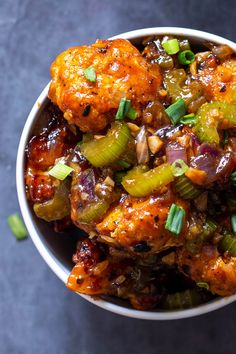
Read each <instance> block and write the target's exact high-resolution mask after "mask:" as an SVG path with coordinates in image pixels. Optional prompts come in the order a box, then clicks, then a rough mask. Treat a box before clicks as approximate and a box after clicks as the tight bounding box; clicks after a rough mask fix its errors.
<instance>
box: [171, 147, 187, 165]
mask: <svg viewBox="0 0 236 354" xmlns="http://www.w3.org/2000/svg"><path fill="white" fill-rule="evenodd" d="M166 157H167V161H168V162H169V163H173V162H175V161H176V160H179V159H180V160H183V161H184V162H186V163H187V153H186V148H185V147H183V146H181V145H180V144H178V143H172V144H171V143H170V144H168V145H167V147H166Z"/></svg>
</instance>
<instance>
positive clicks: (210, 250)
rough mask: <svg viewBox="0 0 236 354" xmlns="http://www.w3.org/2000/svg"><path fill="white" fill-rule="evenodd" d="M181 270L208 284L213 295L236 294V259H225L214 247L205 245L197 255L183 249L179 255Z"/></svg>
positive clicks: (197, 280)
mask: <svg viewBox="0 0 236 354" xmlns="http://www.w3.org/2000/svg"><path fill="white" fill-rule="evenodd" d="M178 266H179V270H180V271H181V272H183V273H185V274H186V275H188V276H189V277H190V278H191V279H193V280H194V281H196V282H206V283H207V284H208V285H209V290H210V291H211V292H212V293H215V294H218V295H220V296H230V295H233V294H235V293H236V258H233V257H230V258H228V259H224V258H223V257H221V256H220V255H219V253H218V251H217V249H216V247H215V246H213V245H205V246H204V247H203V248H202V252H201V253H200V254H197V255H193V254H191V253H189V252H188V251H187V250H185V249H183V250H181V251H180V252H179V255H178Z"/></svg>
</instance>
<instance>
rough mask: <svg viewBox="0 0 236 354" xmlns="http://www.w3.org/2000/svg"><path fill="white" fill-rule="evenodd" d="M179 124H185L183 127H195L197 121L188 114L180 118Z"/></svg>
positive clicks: (192, 115) (193, 116)
mask: <svg viewBox="0 0 236 354" xmlns="http://www.w3.org/2000/svg"><path fill="white" fill-rule="evenodd" d="M179 122H180V123H181V124H185V125H195V124H196V122H197V120H196V116H195V114H194V113H190V114H187V115H185V116H183V118H181V119H180V121H179Z"/></svg>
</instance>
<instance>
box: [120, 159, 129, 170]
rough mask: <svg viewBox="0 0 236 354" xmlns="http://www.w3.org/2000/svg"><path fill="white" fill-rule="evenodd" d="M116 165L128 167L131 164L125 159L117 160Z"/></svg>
mask: <svg viewBox="0 0 236 354" xmlns="http://www.w3.org/2000/svg"><path fill="white" fill-rule="evenodd" d="M117 165H118V166H119V167H122V168H129V167H130V166H131V165H130V163H128V162H127V161H125V160H118V161H117Z"/></svg>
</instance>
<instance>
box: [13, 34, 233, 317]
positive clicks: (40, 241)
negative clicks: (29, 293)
mask: <svg viewBox="0 0 236 354" xmlns="http://www.w3.org/2000/svg"><path fill="white" fill-rule="evenodd" d="M168 34H169V35H175V36H178V37H184V38H188V39H190V40H191V42H192V43H195V44H196V45H198V44H200V45H201V44H202V43H204V42H205V41H210V42H215V43H217V44H227V45H228V46H230V47H231V48H232V49H233V50H234V51H235V52H236V44H235V43H233V42H231V41H229V40H227V39H225V38H222V37H219V36H216V35H213V34H210V33H207V32H202V31H197V30H193V29H187V28H177V27H156V28H145V29H140V30H135V31H132V32H126V33H122V34H119V35H117V36H115V37H112V39H114V38H125V39H128V40H130V41H131V42H132V43H134V44H139V43H140V42H141V41H142V39H143V38H145V37H147V36H153V35H168ZM48 88H49V84H48V85H47V86H46V87H45V89H44V90H43V91H42V93H41V94H40V96H39V97H38V98H37V100H36V101H35V104H34V106H33V108H32V110H31V112H30V114H29V116H28V117H27V120H26V123H25V126H24V129H23V132H22V135H21V139H20V143H19V148H18V155H17V166H16V184H17V193H18V199H19V204H20V208H21V213H22V216H23V219H24V222H25V224H26V227H27V229H28V232H29V234H30V236H31V238H32V240H33V242H34V244H35V246H36V248H37V249H38V251H39V253H40V254H41V256H42V258H43V259H44V260H45V262H46V263H47V264H48V266H49V267H50V268H51V269H52V271H53V272H54V273H55V274H56V275H57V276H58V278H60V279H61V280H62V281H63V283H66V281H67V277H68V275H69V273H70V270H71V268H72V262H71V257H72V254H73V252H74V250H75V242H76V240H75V238H73V236H72V237H70V238H68V236H66V235H60V237H58V235H57V234H55V233H54V232H53V230H52V229H51V228H50V227H49V225H48V224H47V223H45V222H43V221H41V220H39V219H37V218H36V217H35V215H34V213H33V212H32V209H31V207H30V205H29V203H28V201H27V198H26V193H25V182H24V169H25V147H26V145H27V142H28V140H29V138H30V137H31V136H32V135H33V134H34V133H35V132H37V131H38V130H39V129H40V128H41V127H42V126H43V124H44V123H45V121H46V119H47V113H46V110H45V108H46V107H47V105H48V104H49V100H48V98H47V93H48ZM45 286H47V284H45ZM68 291H69V290H68ZM79 295H80V296H82V297H83V298H84V299H86V300H88V301H90V302H92V303H93V304H95V305H97V306H99V307H101V308H103V309H105V310H108V311H111V312H115V313H117V314H120V315H123V316H127V317H133V318H138V319H145V320H173V319H180V318H185V317H192V316H197V315H200V314H204V313H207V312H210V311H213V310H216V309H219V308H221V307H223V306H226V305H228V304H230V303H231V302H233V301H235V300H236V295H233V296H230V297H227V298H216V299H215V300H213V301H210V302H208V303H205V304H202V305H199V306H197V307H194V308H191V309H186V310H176V311H168V312H166V311H161V310H154V311H138V310H135V309H132V308H130V307H129V306H128V304H127V303H125V302H122V301H120V300H114V299H109V298H108V299H106V300H104V299H103V300H102V299H101V300H95V299H93V298H92V297H90V296H86V295H81V294H79Z"/></svg>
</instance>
